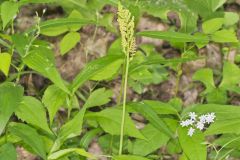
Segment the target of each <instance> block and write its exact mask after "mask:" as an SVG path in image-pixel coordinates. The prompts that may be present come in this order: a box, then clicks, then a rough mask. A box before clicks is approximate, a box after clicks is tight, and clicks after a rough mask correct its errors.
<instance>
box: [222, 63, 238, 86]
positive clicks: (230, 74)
mask: <svg viewBox="0 0 240 160" xmlns="http://www.w3.org/2000/svg"><path fill="white" fill-rule="evenodd" d="M239 82H240V68H239V67H238V66H237V65H236V64H234V63H231V62H228V61H226V62H224V65H223V78H222V82H221V84H220V86H219V87H220V88H224V89H228V88H231V86H234V85H237V84H238V83H239Z"/></svg>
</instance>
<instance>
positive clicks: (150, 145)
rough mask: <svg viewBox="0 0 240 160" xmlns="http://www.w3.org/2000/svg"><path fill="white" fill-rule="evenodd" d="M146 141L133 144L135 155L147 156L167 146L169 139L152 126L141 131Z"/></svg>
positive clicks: (139, 140) (138, 140) (137, 141)
mask: <svg viewBox="0 0 240 160" xmlns="http://www.w3.org/2000/svg"><path fill="white" fill-rule="evenodd" d="M141 132H142V134H143V135H144V136H145V137H146V140H141V139H137V140H136V141H135V142H134V143H133V154H134V155H140V156H146V155H148V154H150V153H152V152H154V151H155V150H157V149H158V148H160V147H161V146H163V145H166V144H167V142H168V140H169V137H168V136H166V135H165V134H164V133H162V132H161V131H159V130H157V129H156V128H155V127H153V126H152V125H150V124H149V125H147V126H145V127H144V128H143V129H142V130H141Z"/></svg>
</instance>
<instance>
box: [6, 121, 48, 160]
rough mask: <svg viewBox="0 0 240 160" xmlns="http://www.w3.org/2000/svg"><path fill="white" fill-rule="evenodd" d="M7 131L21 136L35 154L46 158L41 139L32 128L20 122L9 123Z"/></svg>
mask: <svg viewBox="0 0 240 160" xmlns="http://www.w3.org/2000/svg"><path fill="white" fill-rule="evenodd" d="M9 131H10V132H11V133H12V134H13V135H16V136H18V137H19V138H21V139H22V141H23V142H24V143H25V144H27V145H28V146H30V147H31V149H32V150H33V151H34V152H35V153H36V154H37V155H39V156H41V157H42V158H43V159H46V151H45V148H44V142H43V139H42V137H41V136H40V135H39V134H38V133H37V131H36V130H35V129H34V128H32V127H30V126H28V125H26V124H22V123H10V126H9Z"/></svg>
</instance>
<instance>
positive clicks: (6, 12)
mask: <svg viewBox="0 0 240 160" xmlns="http://www.w3.org/2000/svg"><path fill="white" fill-rule="evenodd" d="M17 12H18V3H17V2H11V1H5V2H3V3H2V4H1V18H2V22H3V29H4V28H5V27H6V26H7V24H8V23H9V22H10V21H11V20H12V19H13V18H14V16H15V15H16V14H17Z"/></svg>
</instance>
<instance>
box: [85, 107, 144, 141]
mask: <svg viewBox="0 0 240 160" xmlns="http://www.w3.org/2000/svg"><path fill="white" fill-rule="evenodd" d="M85 117H86V118H88V119H93V120H96V121H97V122H98V123H99V125H100V126H101V127H102V129H103V130H104V131H105V132H107V133H110V134H111V135H120V128H121V119H122V110H120V109H117V108H108V109H104V110H102V111H101V112H91V113H87V114H86V115H85ZM124 135H128V136H131V137H135V138H140V139H145V137H144V136H143V135H142V134H141V133H140V131H139V130H137V129H136V127H135V124H134V123H133V121H132V120H131V118H130V117H129V115H128V114H126V117H125V126H124Z"/></svg>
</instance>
